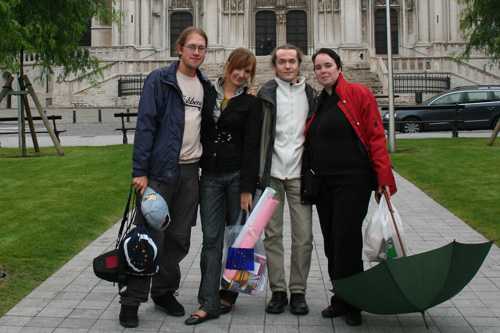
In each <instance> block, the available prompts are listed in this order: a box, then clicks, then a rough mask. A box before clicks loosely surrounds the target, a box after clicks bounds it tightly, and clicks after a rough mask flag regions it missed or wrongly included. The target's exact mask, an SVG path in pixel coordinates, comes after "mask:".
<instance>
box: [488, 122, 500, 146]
mask: <svg viewBox="0 0 500 333" xmlns="http://www.w3.org/2000/svg"><path fill="white" fill-rule="evenodd" d="M498 132H500V119H499V120H498V121H497V125H496V126H495V129H494V130H493V133H491V136H490V139H489V140H488V146H493V142H495V138H496V137H497V135H498Z"/></svg>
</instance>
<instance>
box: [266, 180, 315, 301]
mask: <svg viewBox="0 0 500 333" xmlns="http://www.w3.org/2000/svg"><path fill="white" fill-rule="evenodd" d="M269 186H270V187H271V188H273V189H274V190H275V191H276V194H275V195H274V199H276V200H278V201H279V205H278V207H276V210H275V211H274V214H273V215H272V217H271V219H270V220H269V223H268V224H267V226H266V229H265V235H266V237H265V239H264V246H265V248H266V257H267V270H268V277H269V286H270V288H271V291H272V292H275V291H285V292H286V291H287V286H286V279H285V253H284V248H283V223H284V222H283V210H284V202H285V195H286V200H287V201H288V208H289V209H290V223H291V232H292V252H291V256H290V281H289V284H288V289H290V292H291V293H301V294H305V293H306V288H307V277H308V276H309V269H310V267H311V253H312V247H313V245H312V242H313V235H312V206H311V205H302V204H301V203H300V179H290V180H281V179H277V178H273V177H271V180H270V183H269Z"/></svg>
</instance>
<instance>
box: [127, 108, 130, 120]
mask: <svg viewBox="0 0 500 333" xmlns="http://www.w3.org/2000/svg"><path fill="white" fill-rule="evenodd" d="M127 113H130V109H127ZM127 123H130V116H127Z"/></svg>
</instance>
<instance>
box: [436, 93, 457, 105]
mask: <svg viewBox="0 0 500 333" xmlns="http://www.w3.org/2000/svg"><path fill="white" fill-rule="evenodd" d="M458 102H460V93H459V92H458V93H453V94H448V95H446V96H443V97H441V98H438V99H436V100H435V101H434V103H432V104H433V105H443V104H456V103H458Z"/></svg>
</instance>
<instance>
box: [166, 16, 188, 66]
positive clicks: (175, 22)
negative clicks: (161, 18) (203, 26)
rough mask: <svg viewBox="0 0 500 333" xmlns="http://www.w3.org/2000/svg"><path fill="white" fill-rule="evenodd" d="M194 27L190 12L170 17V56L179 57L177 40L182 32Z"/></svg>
mask: <svg viewBox="0 0 500 333" xmlns="http://www.w3.org/2000/svg"><path fill="white" fill-rule="evenodd" d="M192 25H193V15H191V13H189V12H176V13H173V14H172V15H171V16H170V56H171V57H175V56H176V55H177V45H176V42H177V38H179V36H180V35H181V32H182V30H184V29H186V28H187V27H190V26H192Z"/></svg>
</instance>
